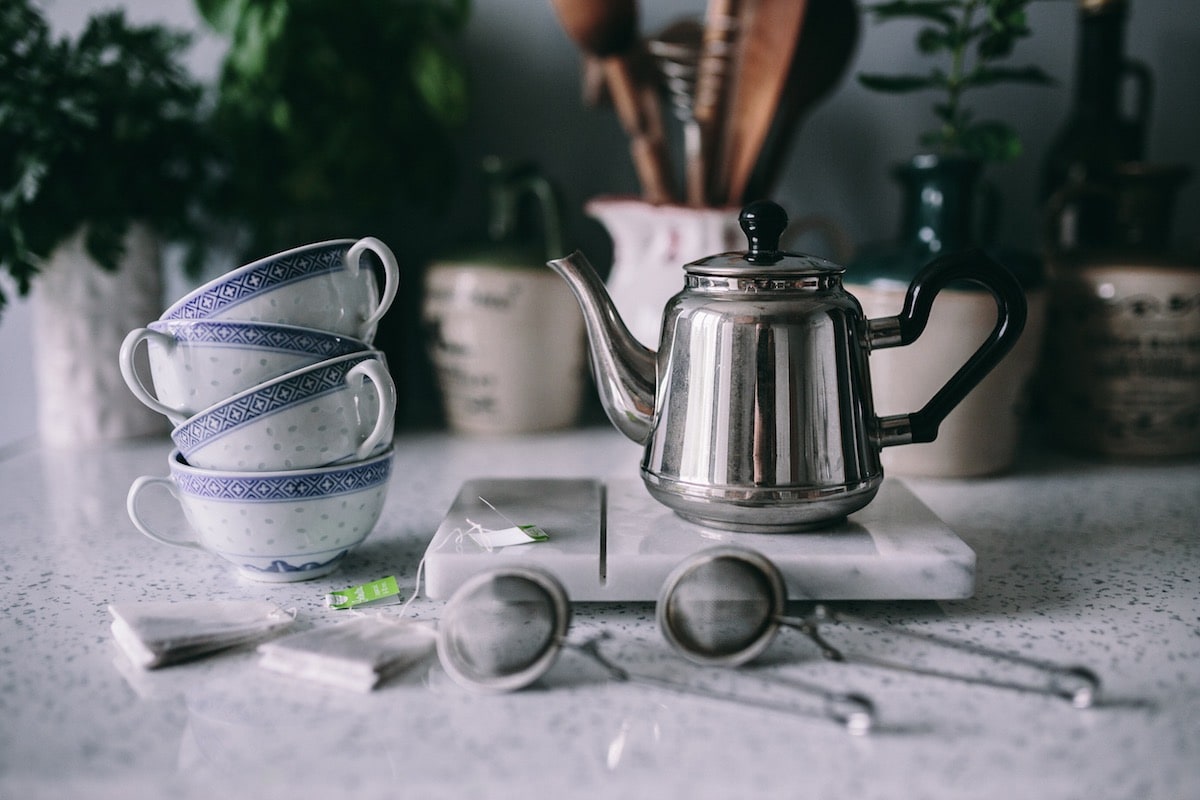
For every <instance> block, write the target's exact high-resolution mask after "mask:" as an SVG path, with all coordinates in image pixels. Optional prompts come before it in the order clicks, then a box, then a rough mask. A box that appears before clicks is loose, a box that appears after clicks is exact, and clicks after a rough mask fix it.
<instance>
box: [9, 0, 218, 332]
mask: <svg viewBox="0 0 1200 800" xmlns="http://www.w3.org/2000/svg"><path fill="white" fill-rule="evenodd" d="M188 45H189V38H188V37H187V36H186V35H184V34H182V33H178V32H174V31H171V30H169V29H167V28H164V27H161V26H134V25H131V24H129V23H127V22H126V20H125V17H124V15H123V14H122V13H121V12H108V13H103V14H98V15H96V16H93V17H92V18H91V19H90V20H89V21H88V23H87V25H86V27H85V28H84V30H83V32H82V33H81V34H80V35H79V37H78V39H76V40H75V41H70V40H68V39H65V38H64V39H57V38H55V37H54V36H53V35H52V34H51V31H50V28H49V26H48V24H47V22H46V20H45V19H44V17H43V16H42V14H41V13H40V12H39V10H38V9H37V8H36V7H35V6H34V5H33V4H32V3H31V2H29V0H8V1H7V2H6V3H5V4H4V5H3V8H2V9H0V272H6V273H8V275H9V276H10V277H11V278H12V279H13V282H14V283H15V285H16V288H17V291H18V293H19V294H22V295H24V294H26V293H27V292H28V291H29V289H30V287H31V284H32V281H33V279H34V278H35V276H36V275H37V273H38V272H39V271H40V270H41V267H42V264H43V263H44V261H45V259H46V258H48V257H49V255H50V254H51V252H53V250H54V249H55V247H57V246H58V244H60V243H61V242H63V241H64V240H66V239H67V238H69V237H70V236H73V235H74V234H75V233H77V232H78V231H79V230H80V229H83V230H84V231H85V233H86V236H85V246H86V249H87V251H88V253H89V255H91V256H92V258H94V259H95V261H96V262H97V263H98V264H99V265H100V266H101V267H102V268H104V269H109V270H114V269H116V266H117V263H118V261H119V260H120V257H121V255H122V247H123V245H122V243H123V241H124V238H125V234H126V232H127V230H128V228H129V226H130V224H132V223H134V222H143V223H146V224H148V225H150V226H151V227H152V228H154V229H155V230H157V231H158V232H159V233H160V234H162V235H163V236H164V237H166V238H167V239H178V240H186V239H191V240H195V237H198V235H199V234H198V232H197V231H198V228H197V227H196V225H195V224H194V223H195V216H194V208H193V205H192V200H193V199H194V198H195V197H196V194H197V187H198V185H199V183H200V182H201V180H202V176H203V174H204V173H205V171H206V158H207V149H206V146H205V141H206V139H205V136H204V133H203V131H204V126H203V121H202V112H201V102H202V96H203V89H202V87H201V86H200V85H199V84H198V83H197V82H195V81H194V80H193V79H192V78H191V77H190V76H189V75H188V74H187V72H186V70H185V69H184V67H183V66H182V65H181V62H180V58H181V56H182V54H183V53H184V52H185V50H186V48H187V47H188ZM6 301H7V298H6V297H5V295H4V293H3V292H2V291H0V309H2V308H3V307H4V305H5V303H6Z"/></svg>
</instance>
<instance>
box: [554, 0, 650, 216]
mask: <svg viewBox="0 0 1200 800" xmlns="http://www.w3.org/2000/svg"><path fill="white" fill-rule="evenodd" d="M551 2H552V3H553V5H554V9H555V11H556V12H557V13H558V19H559V23H560V24H561V25H562V27H563V29H564V30H565V31H566V32H567V35H568V36H570V37H571V39H573V40H574V41H575V43H576V44H577V45H579V47H580V48H581V49H582V50H583V51H584V52H585V53H589V54H591V55H593V56H596V57H598V58H600V59H601V62H602V63H603V65H604V75H605V80H606V82H607V84H608V91H609V95H610V96H611V98H612V102H613V108H614V109H616V112H617V117H618V118H619V119H620V121H621V126H622V127H623V128H624V130H625V133H626V135H627V136H628V137H629V150H630V155H631V156H632V158H633V164H634V168H635V169H636V170H637V174H638V180H639V181H640V182H641V185H642V197H643V198H644V199H645V200H646V201H647V202H650V203H660V204H661V203H668V202H670V201H671V200H672V191H671V178H670V169H669V162H668V157H667V143H666V132H665V128H664V126H663V121H662V109H661V108H660V107H659V104H658V97H657V93H656V91H655V89H654V87H653V86H652V85H649V84H648V83H646V82H644V81H641V80H640V79H639V78H638V76H637V74H636V72H635V70H634V54H635V52H636V49H637V48H638V46H639V39H638V32H637V26H638V19H637V6H636V4H635V3H634V1H633V0H551Z"/></svg>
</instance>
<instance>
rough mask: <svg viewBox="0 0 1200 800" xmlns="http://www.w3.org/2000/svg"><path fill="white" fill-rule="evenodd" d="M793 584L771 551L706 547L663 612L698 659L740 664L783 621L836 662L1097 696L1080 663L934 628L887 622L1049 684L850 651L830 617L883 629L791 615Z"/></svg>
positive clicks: (1089, 699)
mask: <svg viewBox="0 0 1200 800" xmlns="http://www.w3.org/2000/svg"><path fill="white" fill-rule="evenodd" d="M786 604H787V588H786V585H785V583H784V579H783V576H782V574H781V573H780V572H779V568H778V567H777V566H776V565H775V564H774V563H773V562H772V561H771V560H770V559H768V558H767V557H766V556H764V555H762V554H761V553H759V552H757V551H755V550H751V549H749V548H745V547H740V546H733V545H727V546H719V547H713V548H709V549H707V550H703V551H701V552H699V553H697V554H695V555H694V556H692V557H691V558H689V559H687V560H686V561H684V562H682V563H681V564H679V565H678V566H677V567H676V568H675V569H674V570H673V571H672V572H671V574H670V575H669V576H668V577H667V580H666V583H665V584H664V585H663V587H662V591H661V592H660V594H659V598H658V603H657V607H656V616H657V620H658V626H659V629H660V630H661V631H662V633H663V636H664V637H665V638H666V640H667V641H668V642H669V643H670V644H671V646H672V647H674V648H675V649H676V650H677V651H678V652H679V653H681V654H682V655H683V656H684V657H685V658H687V659H688V660H690V661H693V662H695V663H697V664H712V665H721V666H738V665H741V664H745V663H747V662H749V661H751V660H753V659H754V658H756V657H757V656H759V655H760V654H761V653H762V652H763V651H764V650H766V649H767V647H768V646H769V645H770V644H771V642H772V640H773V639H774V638H775V635H776V634H777V633H778V632H779V629H780V628H781V627H789V628H795V629H797V630H799V631H800V632H802V633H804V634H805V635H806V636H807V637H808V638H809V639H810V640H812V642H813V643H814V644H816V645H817V647H819V648H820V650H821V654H822V655H823V656H824V657H825V658H827V659H829V660H831V661H842V662H853V663H859V664H867V665H871V666H876V667H885V668H888V669H893V670H899V671H903V672H908V673H912V674H918V675H929V676H934V677H939V678H946V679H950V680H957V681H962V682H965V683H974V684H982V685H986V686H992V687H996V688H1003V689H1014V690H1019V691H1026V692H1034V693H1040V694H1047V695H1051V696H1054V697H1060V698H1063V699H1066V700H1068V701H1070V703H1071V705H1073V706H1074V707H1076V708H1089V707H1091V706H1092V705H1094V703H1095V702H1096V698H1097V695H1098V693H1099V690H1100V679H1099V678H1098V677H1097V676H1096V674H1095V673H1093V672H1092V671H1091V670H1090V669H1088V668H1086V667H1081V666H1060V665H1058V664H1053V663H1050V662H1047V661H1042V660H1038V659H1033V658H1027V657H1024V656H1019V655H1015V654H1012V653H1005V652H1001V651H997V650H992V649H990V648H985V647H981V646H979V645H973V644H968V643H964V642H956V641H953V640H949V639H943V638H940V637H935V636H932V635H929V634H924V633H917V632H913V631H906V630H903V629H900V628H887V629H886V630H887V632H888V633H890V634H893V635H898V636H902V637H906V638H910V639H916V640H920V641H923V642H925V643H929V644H934V645H937V646H940V647H945V648H950V649H955V650H959V651H961V652H966V653H971V654H974V655H979V656H986V657H988V658H990V659H993V660H996V661H1004V662H1007V663H1009V664H1014V665H1019V666H1024V667H1030V668H1033V669H1035V670H1037V671H1039V672H1041V673H1043V674H1044V675H1045V676H1046V682H1045V684H1044V685H1028V684H1023V683H1017V682H1013V681H1008V680H1002V679H993V678H989V677H983V676H969V675H960V674H956V673H952V672H948V671H943V670H939V669H933V668H926V667H921V666H917V665H913V664H905V663H901V662H898V661H891V660H888V659H884V658H876V657H873V656H860V655H854V656H850V655H847V654H846V653H845V652H843V651H842V650H840V649H838V648H837V647H835V646H833V645H832V644H830V642H829V641H828V640H827V639H826V638H825V636H824V635H823V633H822V627H824V626H825V625H826V624H827V623H853V624H856V625H860V626H863V627H870V628H878V629H880V630H883V629H884V627H883V626H876V625H872V624H871V623H867V622H864V621H862V620H857V619H854V620H852V619H851V618H849V617H847V616H845V615H843V614H840V613H836V612H833V611H832V610H830V609H828V608H826V607H824V606H820V605H818V606H817V607H816V608H815V610H814V611H813V612H812V613H811V614H809V615H807V616H803V617H789V616H786V615H785V607H786Z"/></svg>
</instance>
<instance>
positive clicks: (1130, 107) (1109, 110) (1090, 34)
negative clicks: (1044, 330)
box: [1040, 0, 1152, 246]
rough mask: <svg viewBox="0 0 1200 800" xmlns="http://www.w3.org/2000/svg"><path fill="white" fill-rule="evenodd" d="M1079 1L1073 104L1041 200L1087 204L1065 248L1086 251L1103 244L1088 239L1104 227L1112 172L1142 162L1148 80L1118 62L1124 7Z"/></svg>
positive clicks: (1054, 146)
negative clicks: (1067, 196) (1067, 197)
mask: <svg viewBox="0 0 1200 800" xmlns="http://www.w3.org/2000/svg"><path fill="white" fill-rule="evenodd" d="M1078 2H1079V42H1078V48H1077V58H1076V65H1075V76H1074V85H1075V91H1074V99H1073V101H1072V105H1071V110H1070V113H1069V115H1068V117H1067V119H1066V121H1065V122H1064V124H1063V125H1062V127H1061V128H1060V129H1059V131H1058V133H1057V134H1056V135H1055V136H1054V138H1053V139H1052V141H1051V144H1050V148H1049V150H1048V152H1047V155H1046V159H1045V162H1044V164H1043V167H1042V177H1041V186H1040V199H1041V200H1042V201H1043V202H1049V203H1053V202H1054V199H1055V198H1056V196H1057V197H1058V198H1060V199H1061V193H1062V192H1063V191H1064V189H1065V190H1068V191H1069V192H1070V193H1071V194H1072V200H1073V202H1074V203H1076V204H1077V205H1079V204H1083V205H1087V204H1089V203H1090V204H1092V205H1093V206H1094V207H1093V208H1092V209H1090V213H1082V214H1081V215H1080V222H1081V226H1076V227H1075V228H1073V229H1072V231H1073V235H1075V236H1077V237H1078V241H1077V242H1073V243H1072V244H1077V245H1080V246H1090V245H1092V244H1103V242H1092V241H1090V239H1092V238H1100V239H1103V237H1104V231H1105V230H1106V229H1107V227H1108V226H1109V225H1110V223H1111V214H1110V213H1108V212H1109V209H1106V208H1105V207H1104V206H1105V201H1104V195H1105V193H1106V191H1107V190H1108V189H1109V188H1111V183H1112V179H1113V175H1114V170H1115V169H1116V167H1117V165H1118V164H1122V163H1126V162H1131V161H1141V160H1142V159H1143V158H1144V156H1145V143H1146V126H1147V120H1148V118H1149V115H1150V102H1151V93H1152V81H1151V76H1150V73H1149V71H1148V70H1147V69H1146V68H1145V66H1143V65H1142V64H1140V63H1138V62H1135V61H1130V60H1128V59H1127V58H1126V57H1125V23H1126V17H1127V14H1128V8H1129V6H1128V3H1127V0H1078ZM1127 86H1130V87H1132V93H1131V95H1130V96H1129V97H1125V96H1124V95H1125V90H1126V87H1127ZM1095 206H1098V207H1095Z"/></svg>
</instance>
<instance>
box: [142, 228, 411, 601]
mask: <svg viewBox="0 0 1200 800" xmlns="http://www.w3.org/2000/svg"><path fill="white" fill-rule="evenodd" d="M375 261H378V262H380V263H381V265H382V267H381V271H382V274H383V278H384V280H383V283H384V285H383V290H382V292H381V291H380V290H379V288H378V282H377V279H376V270H377V269H379V267H377V265H376V264H375V263H373V262H375ZM398 283H399V269H398V268H397V265H396V259H395V257H394V256H393V254H392V252H391V250H389V249H388V247H387V246H386V245H385V244H383V243H382V242H380V241H379V240H378V239H374V238H371V237H368V238H364V239H359V240H358V241H355V240H352V239H337V240H333V241H327V242H320V243H317V244H311V245H307V246H304V247H297V248H294V249H292V250H288V251H285V252H283V253H278V254H276V255H273V256H270V257H268V258H264V259H261V260H259V261H255V262H253V263H251V264H247V265H245V266H242V267H239V268H238V269H235V270H233V271H232V272H228V273H226V274H225V275H223V276H221V277H219V278H217V279H215V280H212V281H210V282H208V283H206V284H204V285H203V286H200V287H199V288H197V289H195V290H194V291H192V292H190V293H189V294H187V295H185V296H184V297H183V298H181V299H180V300H179V301H177V302H176V303H175V304H174V305H172V306H171V307H170V308H168V309H167V310H166V311H165V312H164V313H163V315H162V316H161V317H160V318H159V319H158V320H156V321H154V322H151V323H150V324H149V325H147V326H146V327H144V328H138V329H136V330H133V331H130V332H129V334H128V335H127V336H126V337H125V341H124V342H123V343H122V345H121V351H120V365H121V374H122V375H123V376H124V378H125V382H126V384H127V385H128V386H129V389H130V391H131V392H133V394H134V396H135V397H137V398H138V399H139V400H141V401H142V402H143V403H145V404H146V405H147V406H149V407H150V408H152V409H154V410H155V411H158V412H159V413H161V414H163V415H165V416H166V417H167V418H168V419H170V421H171V423H172V424H173V425H174V428H173V429H172V431H171V439H172V440H173V441H174V444H175V449H174V450H172V452H171V454H170V457H169V458H168V470H169V474H168V475H167V476H166V477H156V476H149V475H146V476H142V477H140V478H137V479H136V480H135V481H134V482H133V485H132V486H131V487H130V489H129V494H128V497H127V499H126V508H127V510H128V512H129V517H130V519H131V520H132V521H133V524H134V525H135V526H136V527H137V528H138V530H140V531H141V532H142V533H144V534H145V535H146V536H149V537H150V538H151V539H154V540H156V541H159V542H163V543H165V544H170V545H175V546H180V547H191V548H199V549H203V550H208V551H210V552H213V553H216V554H217V555H219V556H220V557H222V558H224V559H225V560H226V561H229V562H231V563H232V564H234V565H235V566H236V567H237V569H238V570H239V572H240V573H241V574H243V575H246V576H248V577H250V578H253V579H256V580H262V581H296V580H306V579H309V578H315V577H318V576H321V575H326V574H328V573H330V572H332V571H333V570H335V569H336V568H337V567H338V565H339V563H340V562H341V561H342V559H343V558H345V556H346V554H347V553H349V552H350V550H351V549H353V548H354V547H355V546H357V545H358V544H360V543H361V542H362V541H363V540H364V539H366V537H367V535H368V534H369V533H370V532H371V530H372V529H373V528H374V526H375V523H376V522H377V521H378V519H379V515H380V512H381V511H382V509H383V502H384V498H385V496H386V494H387V486H388V480H389V477H390V475H391V466H392V438H393V433H394V420H395V412H396V388H395V385H394V384H393V382H392V378H391V376H390V374H389V372H388V369H387V363H386V361H385V359H384V356H383V353H381V352H380V351H379V350H377V349H375V348H374V347H373V346H372V341H373V340H374V336H375V329H376V326H377V325H378V323H379V320H380V319H381V318H382V317H383V315H384V314H385V313H386V312H387V310H388V308H389V307H390V305H391V303H392V301H393V300H394V299H395V297H396V289H397V286H398ZM143 342H144V343H145V345H146V346H145V361H144V362H140V361H139V357H140V354H141V352H142V348H141V345H142V343H143ZM146 362H148V369H146V368H145V367H143V366H140V365H143V364H146ZM146 372H148V373H149V374H148V375H146V374H145V373H146ZM147 378H148V379H149V381H148V382H147V380H146V379H147ZM148 384H149V385H148ZM153 486H160V487H163V488H165V489H167V490H168V492H170V494H171V495H172V496H174V497H175V498H176V499H177V500H178V502H179V505H180V506H181V507H182V509H183V513H184V516H185V517H186V519H187V521H188V523H189V526H190V531H186V532H183V533H178V532H172V533H167V532H165V529H163V528H160V527H158V526H156V525H152V524H151V523H150V522H149V518H150V517H151V516H153V515H148V514H146V513H145V511H144V510H143V509H142V507H141V506H142V499H143V496H144V494H145V492H146V490H147V489H148V488H150V487H153Z"/></svg>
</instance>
